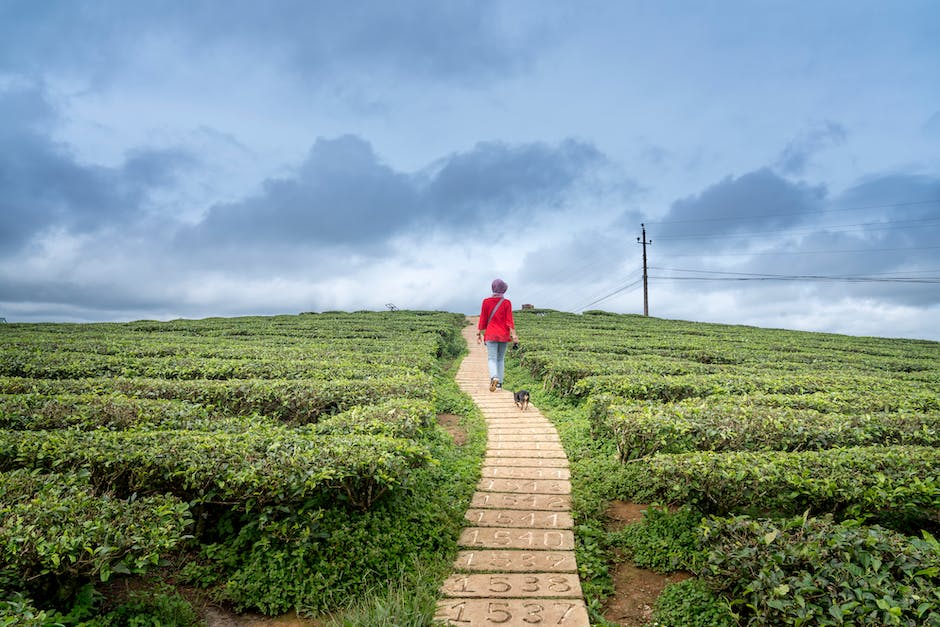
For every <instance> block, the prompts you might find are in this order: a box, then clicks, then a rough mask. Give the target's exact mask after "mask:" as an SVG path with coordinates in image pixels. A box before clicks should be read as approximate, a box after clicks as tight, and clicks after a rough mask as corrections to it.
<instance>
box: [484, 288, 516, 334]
mask: <svg viewBox="0 0 940 627" xmlns="http://www.w3.org/2000/svg"><path fill="white" fill-rule="evenodd" d="M498 302H499V298H498V297H497V296H490V297H489V298H484V299H483V306H482V307H481V308H480V324H479V326H478V327H477V328H478V329H480V330H482V329H486V334H485V335H484V336H483V339H484V340H485V341H487V342H509V341H510V340H511V339H512V338H511V337H510V334H509V330H510V329H514V328H515V327H516V325H515V323H514V322H513V321H512V303H510V302H509V299H508V298H504V299H503V302H501V303H499V309H497V310H496V313H495V314H493V319H492V320H490V324H489V326H487V324H486V321H487V320H489V317H490V313H491V312H492V311H493V307H495V306H496V303H498Z"/></svg>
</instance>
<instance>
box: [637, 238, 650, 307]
mask: <svg viewBox="0 0 940 627" xmlns="http://www.w3.org/2000/svg"><path fill="white" fill-rule="evenodd" d="M640 228H642V229H643V237H638V238H636V241H638V242H639V243H641V244H643V315H644V316H648V315H650V296H649V287H648V285H647V278H648V277H647V274H646V246H647V244H652V243H653V242H652V241H649V242H648V241H646V225H645V224H640Z"/></svg>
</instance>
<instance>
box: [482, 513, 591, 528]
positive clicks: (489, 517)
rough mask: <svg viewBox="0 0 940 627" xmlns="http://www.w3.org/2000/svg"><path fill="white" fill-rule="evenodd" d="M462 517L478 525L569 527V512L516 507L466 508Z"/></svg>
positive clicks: (572, 525)
mask: <svg viewBox="0 0 940 627" xmlns="http://www.w3.org/2000/svg"><path fill="white" fill-rule="evenodd" d="M464 517H465V518H466V519H467V520H468V521H470V522H472V523H473V524H474V525H476V526H478V527H523V528H525V527H530V528H533V529H571V528H572V527H574V521H573V520H572V518H571V514H570V513H569V512H551V511H535V510H518V509H468V510H467V513H466V514H465V515H464Z"/></svg>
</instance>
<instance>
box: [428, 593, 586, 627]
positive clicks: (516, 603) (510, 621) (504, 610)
mask: <svg viewBox="0 0 940 627" xmlns="http://www.w3.org/2000/svg"><path fill="white" fill-rule="evenodd" d="M434 618H435V620H440V621H443V622H445V623H446V624H448V625H464V626H466V625H501V626H502V627H531V626H532V625H556V626H560V627H588V625H590V622H589V620H588V614H587V607H586V606H585V605H584V601H581V600H579V599H572V600H570V601H567V600H548V599H545V600H543V599H506V600H493V599H450V600H447V601H444V602H442V603H441V604H440V605H438V609H437V614H435V615H434Z"/></svg>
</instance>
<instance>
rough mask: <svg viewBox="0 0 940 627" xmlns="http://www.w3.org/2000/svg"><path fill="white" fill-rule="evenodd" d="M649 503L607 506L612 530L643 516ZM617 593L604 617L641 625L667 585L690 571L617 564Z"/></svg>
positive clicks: (630, 625)
mask: <svg viewBox="0 0 940 627" xmlns="http://www.w3.org/2000/svg"><path fill="white" fill-rule="evenodd" d="M646 508H647V506H646V505H640V504H637V503H627V502H624V501H615V502H613V503H611V504H610V507H609V508H608V509H607V516H608V518H609V519H610V521H611V522H610V527H611V529H621V528H623V527H624V526H625V525H629V524H631V523H635V522H639V521H640V520H642V519H643V511H644V510H646ZM611 578H612V579H613V581H614V594H613V595H612V596H611V597H610V598H609V599H607V602H606V603H605V604H604V618H605V619H607V620H609V621H610V622H612V623H617V624H618V625H624V626H625V627H641V626H642V625H646V624H647V623H648V622H649V621H650V620H651V619H652V617H653V604H654V603H656V599H657V598H658V597H659V593H660V592H662V591H663V588H665V587H666V586H667V585H669V584H671V583H676V582H679V581H682V580H684V579H688V578H689V575H688V574H686V573H672V574H670V575H660V574H659V573H657V572H654V571H652V570H647V569H645V568H637V567H636V566H634V565H633V564H632V563H631V562H629V561H625V562H621V563H620V564H617V565H616V566H615V567H614V569H613V571H612V572H611Z"/></svg>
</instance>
